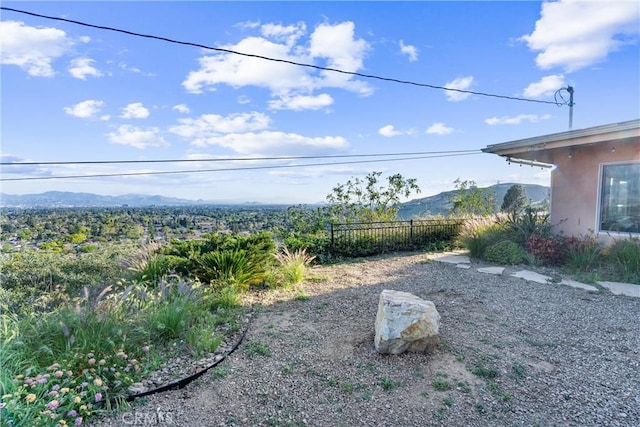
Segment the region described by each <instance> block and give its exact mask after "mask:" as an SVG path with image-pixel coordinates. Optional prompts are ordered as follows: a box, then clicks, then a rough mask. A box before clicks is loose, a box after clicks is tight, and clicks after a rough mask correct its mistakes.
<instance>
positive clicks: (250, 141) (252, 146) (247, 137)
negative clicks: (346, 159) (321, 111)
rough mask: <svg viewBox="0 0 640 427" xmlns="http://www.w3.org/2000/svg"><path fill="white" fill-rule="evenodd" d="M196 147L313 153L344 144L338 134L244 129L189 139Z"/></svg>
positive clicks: (280, 153) (265, 153) (242, 151)
mask: <svg viewBox="0 0 640 427" xmlns="http://www.w3.org/2000/svg"><path fill="white" fill-rule="evenodd" d="M192 143H193V144H194V145H196V146H205V145H217V146H220V147H224V148H228V149H230V150H233V151H235V152H236V153H240V154H244V155H254V156H285V155H312V154H319V153H326V152H331V151H334V150H337V149H344V148H346V147H347V141H346V140H345V139H344V138H343V137H340V136H337V137H333V136H325V137H316V138H313V137H307V136H303V135H299V134H295V133H285V132H272V131H263V132H257V133H254V132H247V133H230V134H226V135H221V136H211V137H208V138H206V139H199V140H195V141H193V142H192Z"/></svg>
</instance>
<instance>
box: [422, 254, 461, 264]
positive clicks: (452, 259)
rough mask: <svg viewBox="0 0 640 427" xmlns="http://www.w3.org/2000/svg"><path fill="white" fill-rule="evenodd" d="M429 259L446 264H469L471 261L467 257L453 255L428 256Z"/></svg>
mask: <svg viewBox="0 0 640 427" xmlns="http://www.w3.org/2000/svg"><path fill="white" fill-rule="evenodd" d="M429 259H431V260H433V261H438V262H446V263H448V264H469V263H471V260H469V257H468V256H467V255H455V254H450V253H444V254H436V255H430V256H429Z"/></svg>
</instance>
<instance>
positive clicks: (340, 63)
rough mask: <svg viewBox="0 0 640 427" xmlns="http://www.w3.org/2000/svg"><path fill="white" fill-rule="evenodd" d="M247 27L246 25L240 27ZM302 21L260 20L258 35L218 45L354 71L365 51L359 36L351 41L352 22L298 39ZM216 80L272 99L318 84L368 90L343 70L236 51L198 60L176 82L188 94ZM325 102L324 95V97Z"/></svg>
mask: <svg viewBox="0 0 640 427" xmlns="http://www.w3.org/2000/svg"><path fill="white" fill-rule="evenodd" d="M246 28H249V27H246ZM305 31H306V27H305V25H304V23H298V24H296V25H291V26H282V25H276V24H265V25H262V26H260V35H259V36H250V37H246V38H244V39H242V40H241V41H239V42H238V43H236V44H232V45H224V46H221V48H224V49H229V50H233V51H237V52H243V53H249V54H253V53H255V54H260V55H261V56H265V57H269V58H276V59H282V60H286V61H293V62H300V63H320V62H324V64H321V65H326V66H327V67H331V68H337V69H341V70H345V71H354V72H355V71H358V70H359V69H361V68H362V67H363V60H364V56H365V53H366V52H367V50H368V49H369V45H368V43H367V42H366V41H365V40H363V39H356V37H355V34H354V32H355V26H354V24H353V22H343V23H339V24H335V25H330V24H321V25H319V26H317V27H316V28H315V29H314V30H313V32H312V33H311V35H310V36H309V37H308V38H304V37H303V36H304V35H305ZM218 84H226V85H229V86H232V87H235V88H239V87H243V86H258V87H263V88H267V89H269V90H270V91H271V95H272V96H273V97H274V98H276V99H280V100H282V99H284V98H290V99H295V98H296V97H299V96H312V95H313V92H314V91H316V90H320V89H322V88H328V87H333V88H342V89H345V90H349V91H352V92H355V93H358V94H360V95H368V94H370V93H371V92H372V89H371V88H370V87H369V85H368V84H367V83H366V82H365V81H360V80H355V79H354V78H353V76H351V75H348V74H340V73H335V72H328V71H322V72H318V71H317V70H313V69H310V68H305V67H295V66H291V64H286V63H281V62H274V61H268V60H264V59H259V58H252V57H247V56H242V55H235V54H226V53H214V54H210V55H207V56H203V57H201V58H200V59H199V68H198V69H197V70H195V71H191V72H189V73H188V75H187V77H186V78H185V80H184V81H183V83H182V85H183V86H184V88H185V89H186V90H187V91H188V92H192V93H202V92H203V91H205V90H209V91H215V90H216V86H217V85H218ZM324 100H325V101H326V97H325V98H324Z"/></svg>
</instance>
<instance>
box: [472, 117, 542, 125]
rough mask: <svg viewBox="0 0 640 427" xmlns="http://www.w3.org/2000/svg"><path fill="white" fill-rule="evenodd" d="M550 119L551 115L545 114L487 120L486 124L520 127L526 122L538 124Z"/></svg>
mask: <svg viewBox="0 0 640 427" xmlns="http://www.w3.org/2000/svg"><path fill="white" fill-rule="evenodd" d="M550 118H551V115H550V114H543V115H541V116H540V115H538V114H520V115H517V116H513V117H508V116H503V117H491V118H489V119H486V120H485V121H484V122H485V123H486V124H488V125H519V124H520V123H522V122H524V121H527V122H530V123H538V122H539V121H541V120H549V119H550Z"/></svg>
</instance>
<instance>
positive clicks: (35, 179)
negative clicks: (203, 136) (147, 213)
mask: <svg viewBox="0 0 640 427" xmlns="http://www.w3.org/2000/svg"><path fill="white" fill-rule="evenodd" d="M473 154H482V152H480V151H477V152H472V153H459V154H444V155H433V156H418V157H400V158H394V159H376V160H355V161H348V162H332V163H306V164H295V165H274V166H250V167H240V168H223V169H195V170H180V171H158V172H128V173H104V174H91V175H60V176H34V177H25V178H0V182H5V181H40V180H51V179H74V178H106V177H117V176H140V175H172V174H184V173H202V172H229V171H245V170H262V169H289V168H301V167H309V166H333V165H354V164H362V163H379V162H395V161H400V160H419V159H433V158H439V157H456V156H468V155H473Z"/></svg>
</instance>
